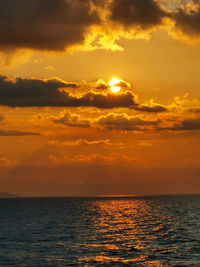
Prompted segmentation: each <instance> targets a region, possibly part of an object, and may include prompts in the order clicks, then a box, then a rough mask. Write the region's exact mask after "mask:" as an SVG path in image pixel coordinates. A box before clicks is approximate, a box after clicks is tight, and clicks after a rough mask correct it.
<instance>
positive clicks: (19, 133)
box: [0, 130, 40, 136]
mask: <svg viewBox="0 0 200 267" xmlns="http://www.w3.org/2000/svg"><path fill="white" fill-rule="evenodd" d="M27 135H35V136H37V135H40V133H36V132H22V131H15V130H0V136H27Z"/></svg>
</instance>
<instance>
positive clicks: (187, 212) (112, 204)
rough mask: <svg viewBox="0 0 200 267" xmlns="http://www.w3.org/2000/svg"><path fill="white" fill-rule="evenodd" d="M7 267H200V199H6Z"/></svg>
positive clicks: (2, 208)
mask: <svg viewBox="0 0 200 267" xmlns="http://www.w3.org/2000/svg"><path fill="white" fill-rule="evenodd" d="M0 266H26V267H27V266H30V267H34V266H37V267H40V266H41V267H45V266H52V267H56V266H200V195H185V196H151V197H132V198H131V197H129V198H112V197H110V198H103V197H102V198H101V197H99V198H21V199H0Z"/></svg>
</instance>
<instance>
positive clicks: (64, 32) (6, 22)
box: [0, 0, 99, 50]
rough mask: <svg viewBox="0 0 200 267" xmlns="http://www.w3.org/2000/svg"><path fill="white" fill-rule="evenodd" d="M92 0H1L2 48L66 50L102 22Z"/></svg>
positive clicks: (0, 33)
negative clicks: (91, 3) (92, 27)
mask: <svg viewBox="0 0 200 267" xmlns="http://www.w3.org/2000/svg"><path fill="white" fill-rule="evenodd" d="M90 2H91V1H90V0H84V1H83V0H42V1H41V0H6V1H1V3H0V48H1V49H6V50H7V49H16V48H32V49H40V50H64V49H65V47H67V46H71V45H74V44H78V43H82V42H83V41H84V38H85V32H86V30H87V28H88V27H89V26H91V25H94V24H98V23H99V17H98V14H97V12H96V11H95V10H91V7H90Z"/></svg>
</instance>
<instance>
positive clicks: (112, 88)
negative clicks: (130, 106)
mask: <svg viewBox="0 0 200 267" xmlns="http://www.w3.org/2000/svg"><path fill="white" fill-rule="evenodd" d="M110 90H111V91H112V92H113V93H118V92H119V91H120V87H118V86H112V87H110Z"/></svg>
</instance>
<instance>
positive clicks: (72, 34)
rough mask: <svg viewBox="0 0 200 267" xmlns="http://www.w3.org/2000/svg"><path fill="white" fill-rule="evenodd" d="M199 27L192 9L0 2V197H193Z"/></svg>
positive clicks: (199, 167) (199, 130)
mask: <svg viewBox="0 0 200 267" xmlns="http://www.w3.org/2000/svg"><path fill="white" fill-rule="evenodd" d="M199 18H200V1H199V0H168V1H165V0H43V1H40V0H20V1H19V0H7V1H1V3H0V147H1V149H0V191H2V192H9V193H13V194H19V195H21V196H28V197H31V196H87V195H146V194H185V193H187V194H190V193H200V179H199V177H200V155H199V150H200V91H199V88H200V79H199V69H200V19H199ZM113 78H115V79H113ZM116 88H117V90H116ZM115 91H117V92H115Z"/></svg>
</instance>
